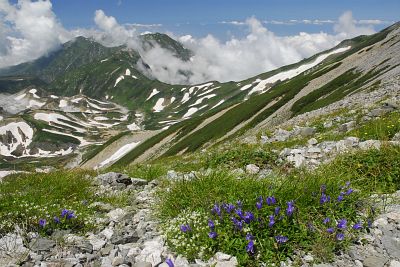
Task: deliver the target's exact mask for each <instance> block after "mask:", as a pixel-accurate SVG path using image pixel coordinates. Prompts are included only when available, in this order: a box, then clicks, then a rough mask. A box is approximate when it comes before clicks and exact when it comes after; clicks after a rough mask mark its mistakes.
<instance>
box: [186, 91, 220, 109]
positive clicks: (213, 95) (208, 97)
mask: <svg viewBox="0 0 400 267" xmlns="http://www.w3.org/2000/svg"><path fill="white" fill-rule="evenodd" d="M215 96H217V95H216V94H211V95H206V96H203V97H202V98H199V99H197V100H196V102H195V103H194V104H191V105H190V106H189V107H193V106H196V105H199V104H201V102H203V100H204V99H210V98H213V97H215Z"/></svg>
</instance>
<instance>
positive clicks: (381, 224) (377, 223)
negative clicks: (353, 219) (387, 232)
mask: <svg viewBox="0 0 400 267" xmlns="http://www.w3.org/2000/svg"><path fill="white" fill-rule="evenodd" d="M373 225H374V226H375V227H384V226H386V225H388V221H387V220H386V219H385V218H379V219H377V220H375V221H374V223H373Z"/></svg>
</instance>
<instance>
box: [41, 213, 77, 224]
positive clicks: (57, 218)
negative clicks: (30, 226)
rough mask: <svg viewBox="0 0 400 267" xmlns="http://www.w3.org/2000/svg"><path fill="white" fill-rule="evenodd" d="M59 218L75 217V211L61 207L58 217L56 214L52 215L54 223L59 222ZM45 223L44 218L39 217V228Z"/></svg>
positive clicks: (68, 218)
mask: <svg viewBox="0 0 400 267" xmlns="http://www.w3.org/2000/svg"><path fill="white" fill-rule="evenodd" d="M61 218H65V219H66V220H70V219H73V218H76V215H75V212H74V211H72V210H67V209H63V210H62V211H61V216H60V217H58V216H54V217H53V221H54V223H55V224H60V223H61ZM46 225H47V221H46V219H40V220H39V226H40V227H41V228H44V227H45V226H46Z"/></svg>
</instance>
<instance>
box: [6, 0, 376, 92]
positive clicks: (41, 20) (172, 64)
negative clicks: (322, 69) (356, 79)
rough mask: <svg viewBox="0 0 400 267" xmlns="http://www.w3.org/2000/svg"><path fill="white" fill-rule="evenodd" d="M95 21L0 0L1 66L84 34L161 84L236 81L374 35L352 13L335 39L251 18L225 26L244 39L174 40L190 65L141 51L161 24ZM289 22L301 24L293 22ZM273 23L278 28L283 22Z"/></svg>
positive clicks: (43, 4)
mask: <svg viewBox="0 0 400 267" xmlns="http://www.w3.org/2000/svg"><path fill="white" fill-rule="evenodd" d="M94 22H95V23H96V28H92V29H87V28H79V29H73V30H66V29H65V28H63V26H62V25H61V24H60V22H59V21H58V20H57V17H56V16H55V14H54V13H53V11H52V5H51V2H50V1H49V0H39V1H34V2H32V1H30V0H19V1H18V3H17V4H10V3H9V2H8V1H7V0H0V59H1V60H0V67H5V66H10V65H15V64H17V63H21V62H25V61H29V60H33V59H35V58H38V57H39V56H42V55H45V54H46V53H48V52H50V51H52V50H54V49H56V48H57V47H58V46H59V45H60V44H61V43H63V42H65V41H68V40H71V39H72V38H74V37H76V36H79V35H82V36H85V37H91V38H93V39H95V40H97V41H99V42H100V43H102V44H103V45H106V46H117V45H127V46H128V47H131V48H133V49H136V50H137V51H139V53H140V54H141V56H142V58H143V60H144V62H146V63H147V64H148V65H149V66H150V67H151V69H150V71H149V70H148V69H146V68H143V71H146V72H147V74H148V75H149V76H152V77H154V78H157V79H159V80H161V81H163V82H167V83H181V84H182V83H183V84H186V83H191V84H195V83H201V82H205V81H209V80H218V81H230V80H236V81H237V80H242V79H246V78H248V77H251V76H254V75H257V74H259V73H262V72H265V71H269V70H272V69H275V68H278V67H281V66H283V65H287V64H291V63H294V62H296V61H299V60H301V59H303V58H305V57H309V56H311V55H313V54H315V53H318V52H320V51H323V50H325V49H329V48H331V47H333V46H335V45H336V44H338V43H339V42H340V41H342V40H343V39H345V38H351V37H353V36H356V35H360V34H371V33H373V32H374V30H373V27H372V26H371V24H368V23H366V21H363V22H362V23H361V22H360V21H356V20H354V19H353V17H352V14H351V12H346V13H344V14H343V15H342V16H341V17H340V18H339V19H338V21H337V23H336V24H335V26H334V31H335V33H334V34H328V33H324V32H320V33H312V34H310V33H305V32H301V33H299V34H297V35H292V36H277V35H276V34H275V33H273V32H272V31H270V30H268V28H266V27H265V22H264V24H263V22H261V21H259V20H257V19H256V18H249V19H247V20H246V21H244V22H240V21H230V22H224V23H225V24H233V25H239V26H242V27H247V28H248V33H247V35H246V36H244V37H242V38H236V37H232V38H231V39H230V40H228V41H225V42H223V41H221V40H219V39H218V38H216V37H214V36H212V35H207V36H205V37H203V38H193V37H192V36H190V35H185V36H174V37H175V38H176V39H178V40H179V41H180V42H181V43H183V44H184V46H186V47H187V48H189V49H191V50H192V51H193V52H194V56H193V57H192V58H191V60H189V61H182V60H181V59H179V58H177V57H176V56H175V55H174V54H173V52H171V51H169V50H166V49H163V48H161V47H160V46H159V45H157V44H153V45H152V46H149V47H142V43H141V42H139V35H140V32H139V31H138V30H137V29H138V28H140V27H149V28H151V27H159V26H161V25H159V24H151V25H143V24H119V23H118V21H117V19H116V18H114V17H112V16H107V14H105V12H104V11H103V10H97V11H96V12H95V14H94ZM289 22H290V23H297V21H295V20H291V21H289ZM271 23H275V24H279V21H274V22H271ZM301 23H312V24H318V23H322V24H323V23H332V24H333V21H330V20H329V21H328V20H325V21H324V20H302V21H301ZM374 23H377V22H376V21H375V22H374ZM139 67H140V66H139ZM188 74H189V75H188Z"/></svg>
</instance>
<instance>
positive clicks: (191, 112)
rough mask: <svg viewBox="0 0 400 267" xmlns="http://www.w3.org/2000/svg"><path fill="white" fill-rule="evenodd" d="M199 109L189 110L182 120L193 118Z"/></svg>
mask: <svg viewBox="0 0 400 267" xmlns="http://www.w3.org/2000/svg"><path fill="white" fill-rule="evenodd" d="M198 110H199V109H198V108H189V110H188V111H187V112H186V113H185V115H183V117H182V118H188V117H190V116H192V115H193V114H194V113H196V112H197V111H198Z"/></svg>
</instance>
